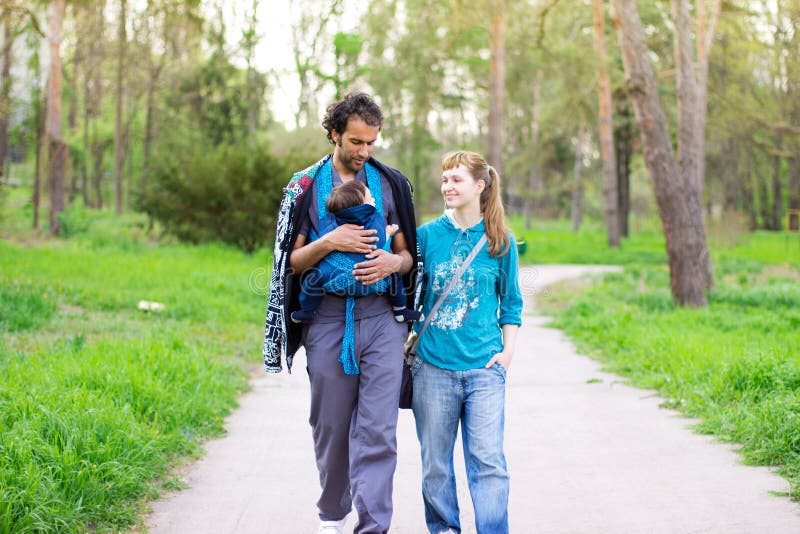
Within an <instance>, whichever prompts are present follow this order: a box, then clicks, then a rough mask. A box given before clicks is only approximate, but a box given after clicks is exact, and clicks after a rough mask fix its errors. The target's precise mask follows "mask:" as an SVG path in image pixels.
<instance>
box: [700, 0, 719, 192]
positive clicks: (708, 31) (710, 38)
mask: <svg viewBox="0 0 800 534" xmlns="http://www.w3.org/2000/svg"><path fill="white" fill-rule="evenodd" d="M695 6H696V13H697V14H696V17H697V35H696V36H695V37H696V39H697V118H696V121H697V131H696V132H695V134H696V138H695V145H696V147H697V191H698V194H699V195H700V200H701V202H702V199H703V191H704V189H705V180H706V115H707V111H708V61H709V58H710V57H711V44H712V43H713V42H714V34H715V33H716V29H717V21H718V20H719V13H720V10H721V8H722V0H713V4H712V7H711V16H710V17H707V16H706V6H705V0H696V1H695Z"/></svg>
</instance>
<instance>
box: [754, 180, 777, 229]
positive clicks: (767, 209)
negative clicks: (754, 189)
mask: <svg viewBox="0 0 800 534" xmlns="http://www.w3.org/2000/svg"><path fill="white" fill-rule="evenodd" d="M756 179H757V181H758V211H759V215H760V217H761V228H763V229H764V230H774V229H775V227H774V226H773V221H772V203H771V202H770V198H769V190H770V187H769V180H767V179H766V178H764V177H757V178H756Z"/></svg>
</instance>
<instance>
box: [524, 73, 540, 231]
mask: <svg viewBox="0 0 800 534" xmlns="http://www.w3.org/2000/svg"><path fill="white" fill-rule="evenodd" d="M533 84H534V85H533V122H532V123H531V146H532V147H533V154H531V167H530V171H529V172H528V191H527V195H526V196H525V207H524V210H525V229H526V230H530V229H531V223H532V219H533V204H534V200H535V198H536V197H535V195H536V191H538V189H539V157H538V155H539V121H540V119H541V108H542V85H541V83H540V78H539V73H538V71H537V73H536V76H534V82H533Z"/></svg>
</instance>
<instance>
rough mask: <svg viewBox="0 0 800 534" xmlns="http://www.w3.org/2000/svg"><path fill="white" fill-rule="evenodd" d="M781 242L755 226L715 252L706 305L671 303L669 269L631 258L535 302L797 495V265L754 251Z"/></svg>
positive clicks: (588, 348)
mask: <svg viewBox="0 0 800 534" xmlns="http://www.w3.org/2000/svg"><path fill="white" fill-rule="evenodd" d="M782 246H783V244H782V243H780V240H778V239H774V238H773V236H772V235H770V234H765V233H758V234H753V235H751V236H749V237H748V238H747V239H746V240H745V242H744V243H742V244H741V245H739V246H737V247H734V248H731V249H728V250H724V251H714V253H713V255H714V257H715V264H716V266H717V273H716V280H717V287H716V288H715V289H714V290H713V291H711V292H710V295H709V306H708V308H706V309H686V308H677V307H675V306H674V305H673V303H672V300H671V298H670V295H669V290H668V273H667V271H666V269H665V268H664V267H663V266H658V265H645V264H639V265H637V264H633V263H632V264H629V265H628V266H627V267H626V268H625V270H624V272H622V273H615V274H609V275H606V276H605V277H604V278H603V280H602V282H600V283H598V284H595V285H592V286H591V287H587V288H584V289H582V290H579V291H578V294H575V289H574V286H568V285H563V286H562V287H561V288H560V289H559V290H557V291H556V293H555V294H554V295H552V297H551V298H541V299H540V301H539V303H540V305H542V306H544V307H545V309H546V310H547V311H548V312H549V313H552V314H554V315H555V316H556V320H555V326H557V327H559V328H562V329H564V330H565V331H566V332H568V333H569V335H570V336H571V337H572V338H573V339H574V340H575V341H576V343H577V344H578V346H579V349H580V350H582V351H585V352H586V353H589V354H594V355H596V356H597V357H598V358H600V359H601V360H602V361H603V362H604V363H605V364H606V367H607V368H608V370H610V371H612V372H615V373H619V374H622V375H624V376H628V377H630V378H631V380H632V382H633V383H634V384H636V385H639V386H643V387H648V388H656V389H658V391H659V393H660V395H661V396H663V397H664V398H666V399H667V401H666V405H667V406H670V407H674V408H677V409H679V410H681V411H682V412H684V413H685V414H687V415H689V416H692V417H697V418H700V419H701V423H700V424H699V425H698V429H699V430H700V431H702V432H707V433H712V434H714V435H716V436H718V437H719V438H720V439H723V440H726V441H731V442H735V443H738V444H741V445H742V448H741V452H742V454H743V455H744V456H745V458H746V459H747V461H748V462H752V463H754V464H761V465H772V466H779V467H780V470H781V473H783V474H784V475H785V476H786V477H787V478H788V479H789V480H790V482H791V484H792V496H793V497H794V498H795V499H800V425H799V424H798V420H797V417H796V414H797V413H798V408H800V397H798V396H797V391H798V387H800V354H798V351H797V347H798V346H800V289H799V288H800V285H798V281H800V267H798V263H794V265H791V264H786V263H783V264H772V265H770V264H769V263H768V262H766V261H765V262H759V261H757V260H754V259H751V258H750V255H751V251H753V250H758V251H760V252H761V253H764V252H767V253H766V254H764V256H765V257H766V258H777V257H780V256H781V254H780V248H781V247H782ZM565 248H570V247H569V246H568V245H566V246H565Z"/></svg>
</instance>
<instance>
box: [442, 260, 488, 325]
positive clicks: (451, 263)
mask: <svg viewBox="0 0 800 534" xmlns="http://www.w3.org/2000/svg"><path fill="white" fill-rule="evenodd" d="M465 259H466V255H462V254H459V255H456V256H454V257H452V258H451V259H450V260H448V261H446V262H442V263H440V264H439V265H437V266H436V269H435V270H434V273H433V284H432V288H433V292H434V294H435V295H441V293H442V292H443V291H444V290H445V288H446V287H447V284H448V282H449V281H450V280H452V279H453V278H454V277H455V275H456V272H457V271H458V268H459V267H460V266H461V265H462V264H463V263H464V260H465ZM477 289H478V288H477V287H476V280H475V270H474V268H473V267H472V266H470V267H469V268H467V270H466V272H465V273H464V274H463V275H462V276H461V280H459V281H458V283H457V284H456V285H455V287H454V288H453V289H452V290H451V291H450V294H449V295H448V296H447V297H446V298H445V300H444V302H443V303H442V305H441V307H440V308H439V311H438V312H437V313H436V317H434V318H433V320H432V321H431V323H432V324H433V325H435V326H437V327H439V328H441V329H443V330H455V329H457V328H460V327H461V326H462V325H463V324H464V318H465V317H466V316H467V313H468V312H469V310H474V309H476V308H477V307H478V304H479V302H478V301H479V294H478V291H477Z"/></svg>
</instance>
